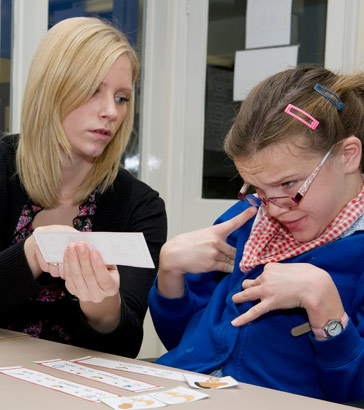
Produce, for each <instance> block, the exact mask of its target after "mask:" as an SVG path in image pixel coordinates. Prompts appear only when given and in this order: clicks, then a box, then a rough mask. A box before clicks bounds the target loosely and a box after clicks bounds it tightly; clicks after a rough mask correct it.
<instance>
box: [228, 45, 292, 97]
mask: <svg viewBox="0 0 364 410" xmlns="http://www.w3.org/2000/svg"><path fill="white" fill-rule="evenodd" d="M297 55H298V46H287V47H273V48H265V49H257V50H243V51H237V52H236V54H235V68H234V101H242V100H244V99H245V98H246V96H247V95H248V93H249V91H250V90H251V89H252V88H254V86H256V85H257V84H258V83H259V82H260V81H262V80H264V79H265V78H267V77H269V76H270V75H272V74H275V73H278V72H279V71H282V70H285V69H286V68H289V67H296V65H297Z"/></svg>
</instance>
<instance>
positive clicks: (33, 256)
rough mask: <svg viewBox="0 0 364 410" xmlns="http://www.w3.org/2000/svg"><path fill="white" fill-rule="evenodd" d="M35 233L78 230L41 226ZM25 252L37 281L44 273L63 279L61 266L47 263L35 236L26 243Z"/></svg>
mask: <svg viewBox="0 0 364 410" xmlns="http://www.w3.org/2000/svg"><path fill="white" fill-rule="evenodd" d="M34 231H35V232H55V231H59V232H64V231H74V232H77V231H76V229H74V228H71V227H70V226H67V225H48V226H41V227H39V228H36V229H35V230H34ZM24 252H25V257H26V258H27V261H28V264H29V266H30V269H31V270H32V272H33V275H34V277H35V279H37V278H38V277H39V276H40V274H41V273H42V272H49V273H50V274H51V275H52V276H53V277H55V278H56V277H60V276H61V277H62V269H61V264H58V263H47V262H46V261H45V260H44V258H43V256H42V254H41V252H40V250H39V247H38V245H37V242H36V241H35V238H34V235H30V236H29V237H28V238H27V239H26V240H25V242H24Z"/></svg>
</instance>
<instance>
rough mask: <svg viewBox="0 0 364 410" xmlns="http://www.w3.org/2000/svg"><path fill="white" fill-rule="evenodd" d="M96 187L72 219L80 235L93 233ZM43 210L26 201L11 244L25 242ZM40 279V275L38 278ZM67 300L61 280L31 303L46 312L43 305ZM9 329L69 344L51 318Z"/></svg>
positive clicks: (42, 291) (47, 284)
mask: <svg viewBox="0 0 364 410" xmlns="http://www.w3.org/2000/svg"><path fill="white" fill-rule="evenodd" d="M97 191H98V190H97V188H96V189H95V190H94V191H93V192H92V193H91V194H90V195H89V197H88V198H87V199H86V200H85V201H84V202H83V203H82V204H81V205H80V206H79V212H78V215H77V216H76V217H75V218H74V220H73V226H74V228H75V229H77V230H78V231H81V232H91V231H92V217H93V215H95V212H96V199H95V198H96V194H97ZM42 210H43V208H42V207H41V206H40V205H36V204H34V203H32V202H31V201H28V202H27V203H26V204H25V205H24V207H23V209H22V211H21V214H20V217H19V220H18V223H17V225H16V228H15V231H14V235H13V243H16V242H20V241H22V240H25V239H26V238H27V237H28V236H29V235H31V234H32V233H33V226H32V222H33V219H34V217H35V216H36V215H37V214H38V213H39V212H40V211H42ZM41 276H42V275H41ZM48 276H49V275H48ZM66 297H72V295H69V294H68V292H67V290H66V288H65V286H64V281H63V280H56V281H50V282H49V283H47V280H46V281H45V286H43V288H42V290H41V291H40V292H39V293H38V295H36V296H35V297H34V298H33V300H34V301H35V302H36V303H37V304H39V305H40V306H39V311H40V312H42V311H43V310H45V309H47V306H46V304H47V303H48V304H49V303H57V302H62V300H64V299H65V298H66ZM9 329H11V330H17V331H22V332H24V333H27V334H29V335H31V336H33V337H40V338H45V339H48V340H53V341H57V342H63V343H71V338H70V336H69V334H68V332H67V331H66V330H65V329H63V328H62V326H60V325H59V324H57V323H54V321H52V318H51V317H48V318H45V319H43V318H39V319H35V318H34V320H32V321H29V322H27V323H22V324H19V323H11V324H10V325H9Z"/></svg>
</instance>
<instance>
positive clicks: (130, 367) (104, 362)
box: [72, 356, 186, 382]
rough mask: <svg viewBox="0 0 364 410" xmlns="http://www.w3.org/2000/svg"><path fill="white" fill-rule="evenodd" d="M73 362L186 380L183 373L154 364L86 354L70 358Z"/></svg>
mask: <svg viewBox="0 0 364 410" xmlns="http://www.w3.org/2000/svg"><path fill="white" fill-rule="evenodd" d="M72 361H73V362H77V363H82V364H87V365H92V366H99V367H105V368H106V369H115V370H123V371H126V372H130V373H138V374H144V375H148V376H156V377H162V378H165V379H171V380H177V381H182V382H183V381H186V379H185V377H184V375H183V373H181V372H176V371H173V370H168V369H164V368H161V367H154V366H143V365H140V364H135V363H127V362H119V361H117V360H110V359H102V358H100V357H94V356H86V357H81V358H79V359H74V360H72Z"/></svg>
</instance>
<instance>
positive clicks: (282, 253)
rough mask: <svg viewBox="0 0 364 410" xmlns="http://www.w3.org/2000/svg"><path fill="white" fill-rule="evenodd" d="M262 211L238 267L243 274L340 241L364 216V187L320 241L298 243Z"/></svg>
mask: <svg viewBox="0 0 364 410" xmlns="http://www.w3.org/2000/svg"><path fill="white" fill-rule="evenodd" d="M260 212H261V218H260V219H259V221H258V222H257V223H256V224H255V225H254V226H253V229H252V232H251V234H250V236H249V238H248V240H247V242H246V244H245V247H244V252H243V257H242V259H241V261H240V264H239V267H240V270H241V271H242V272H243V273H247V272H249V271H250V270H251V269H253V268H254V267H256V266H258V265H265V264H266V263H269V262H279V261H282V260H285V259H289V258H292V257H294V256H297V255H300V254H302V253H304V252H308V251H310V250H312V249H314V248H317V247H319V246H322V245H324V244H327V243H330V242H333V241H335V240H337V239H339V238H340V237H341V236H342V235H343V234H344V233H345V231H347V230H348V229H350V227H351V226H352V225H353V224H354V222H355V221H356V220H357V219H358V218H359V217H360V216H361V215H362V214H363V213H364V188H363V189H362V191H361V192H360V194H359V195H358V196H356V197H355V198H353V199H352V200H351V201H350V202H349V203H348V204H347V205H346V206H345V207H344V208H343V209H342V211H341V212H340V213H339V214H338V215H337V216H336V218H335V219H334V220H333V221H332V222H331V223H330V224H329V225H328V227H327V228H326V229H325V231H324V232H323V233H322V234H321V235H320V236H319V237H318V238H316V239H313V240H312V241H309V242H299V241H297V240H296V239H295V238H294V237H293V235H292V234H291V232H290V231H289V230H288V229H287V228H286V227H284V226H283V225H281V224H280V223H279V222H278V221H277V220H275V219H274V218H272V217H270V216H269V215H268V213H267V212H266V211H265V210H264V208H260V209H259V213H260ZM257 217H258V215H257Z"/></svg>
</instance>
